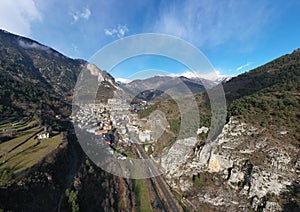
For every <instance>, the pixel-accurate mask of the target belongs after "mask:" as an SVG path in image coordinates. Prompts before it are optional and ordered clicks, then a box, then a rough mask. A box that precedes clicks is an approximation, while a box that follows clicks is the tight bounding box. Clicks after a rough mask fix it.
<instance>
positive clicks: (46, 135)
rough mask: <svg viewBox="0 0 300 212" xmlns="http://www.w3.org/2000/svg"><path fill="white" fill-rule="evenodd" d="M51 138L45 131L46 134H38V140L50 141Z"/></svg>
mask: <svg viewBox="0 0 300 212" xmlns="http://www.w3.org/2000/svg"><path fill="white" fill-rule="evenodd" d="M48 138H49V132H48V131H45V132H41V133H40V134H38V139H48Z"/></svg>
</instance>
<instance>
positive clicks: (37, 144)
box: [0, 128, 63, 180]
mask: <svg viewBox="0 0 300 212" xmlns="http://www.w3.org/2000/svg"><path fill="white" fill-rule="evenodd" d="M39 131H40V129H39V128H34V129H32V130H30V131H29V132H25V135H24V136H20V137H17V138H15V139H13V140H9V141H7V142H5V143H2V144H0V147H1V148H0V149H1V153H2V155H3V156H2V157H1V160H2V163H1V164H0V171H1V172H2V175H3V174H5V176H7V175H8V174H9V175H10V176H16V177H18V176H20V174H24V173H23V172H24V171H27V170H29V169H30V168H31V167H32V166H34V165H35V164H37V163H39V162H40V161H41V160H42V159H43V158H44V157H45V156H46V155H48V154H49V153H50V152H52V151H53V150H54V149H56V148H57V147H58V146H59V145H60V144H61V142H62V141H63V137H62V135H61V134H58V135H55V136H53V137H51V138H49V139H44V140H41V141H39V140H37V139H35V138H34V137H33V135H35V134H36V133H37V132H39ZM20 144H21V145H20ZM12 179H13V178H12V177H11V178H10V180H12Z"/></svg>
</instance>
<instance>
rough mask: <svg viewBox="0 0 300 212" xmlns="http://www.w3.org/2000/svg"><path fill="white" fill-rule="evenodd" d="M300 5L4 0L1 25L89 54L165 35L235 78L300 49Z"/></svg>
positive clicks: (293, 1)
mask: <svg viewBox="0 0 300 212" xmlns="http://www.w3.org/2000/svg"><path fill="white" fill-rule="evenodd" d="M299 10H300V1H299V0H289V1H283V0H278V1H272V0H270V1H266V0H260V1H251V0H249V1H244V0H241V1H236V0H226V1H225V0H186V1H182V0H178V1H177V0H169V1H167V0H164V1H163V0H162V1H159V0H126V1H119V0H110V1H107V0H86V1H82V0H80V1H79V0H65V1H61V0H51V1H46V0H13V1H12V0H1V1H0V28H2V29H5V30H7V31H10V32H13V33H16V34H19V35H23V36H26V37H30V38H32V39H35V40H37V41H39V42H40V43H43V44H46V45H49V46H51V47H53V48H55V49H56V50H58V51H60V52H62V53H63V54H65V55H67V56H69V57H73V58H82V59H86V60H89V59H90V58H91V56H92V55H94V54H95V53H96V52H97V51H98V50H99V49H101V48H102V47H103V46H105V45H107V44H109V43H111V42H112V41H115V40H117V39H120V38H124V37H126V36H130V35H135V34H138V33H166V34H170V35H175V36H178V37H180V38H182V39H184V40H186V41H188V42H190V43H191V44H193V45H195V46H196V47H197V48H199V50H201V51H202V52H203V53H204V55H205V56H206V57H207V58H208V59H209V60H210V62H211V63H212V65H213V66H214V68H215V69H216V70H218V74H220V75H229V76H234V75H237V74H239V73H242V72H245V71H247V70H250V69H252V68H255V67H258V66H260V65H262V64H264V63H266V62H268V61H270V60H272V59H274V58H276V57H278V56H281V55H283V54H286V53H290V52H292V51H293V50H294V49H296V48H299V47H300V24H299V23H300V15H299V14H300V13H299ZM131 65H132V64H131ZM176 67H177V66H176V65H174V66H172V68H176ZM126 68H130V67H129V66H124V67H123V69H126ZM150 68H151V67H150ZM125 71H127V70H125ZM168 71H169V70H168ZM183 71H184V68H183V67H179V66H178V70H174V73H179V72H183ZM116 77H126V76H122V75H121V74H119V76H116Z"/></svg>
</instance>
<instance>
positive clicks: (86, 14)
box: [72, 8, 92, 22]
mask: <svg viewBox="0 0 300 212" xmlns="http://www.w3.org/2000/svg"><path fill="white" fill-rule="evenodd" d="M91 14H92V13H91V11H90V9H88V8H84V9H83V10H82V11H77V12H75V13H73V14H72V17H73V20H74V21H75V22H77V21H78V20H79V19H85V20H89V18H90V16H91Z"/></svg>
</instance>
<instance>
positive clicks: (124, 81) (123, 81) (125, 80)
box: [116, 78, 132, 83]
mask: <svg viewBox="0 0 300 212" xmlns="http://www.w3.org/2000/svg"><path fill="white" fill-rule="evenodd" d="M131 81H132V80H130V79H125V78H116V82H121V83H130V82H131Z"/></svg>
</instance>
